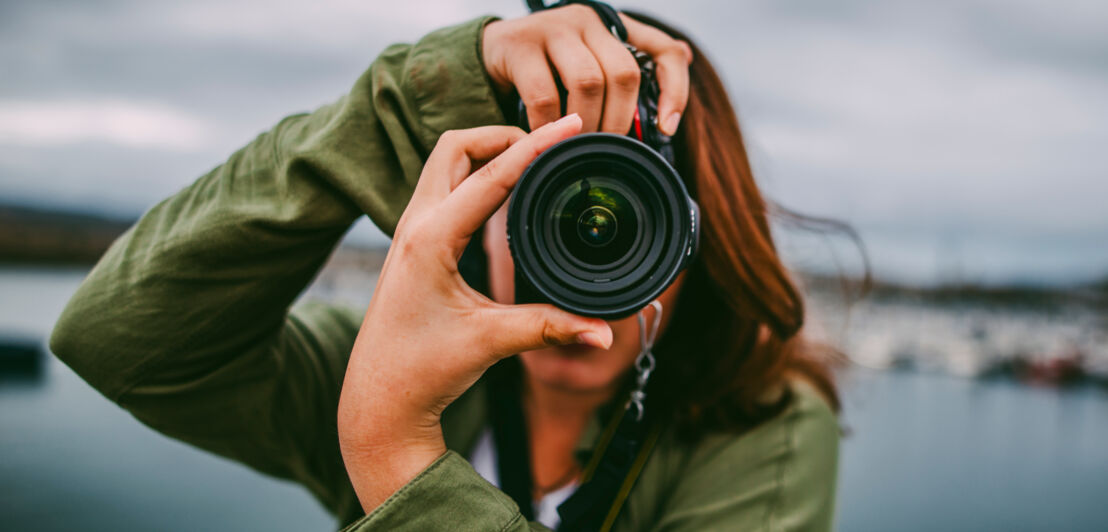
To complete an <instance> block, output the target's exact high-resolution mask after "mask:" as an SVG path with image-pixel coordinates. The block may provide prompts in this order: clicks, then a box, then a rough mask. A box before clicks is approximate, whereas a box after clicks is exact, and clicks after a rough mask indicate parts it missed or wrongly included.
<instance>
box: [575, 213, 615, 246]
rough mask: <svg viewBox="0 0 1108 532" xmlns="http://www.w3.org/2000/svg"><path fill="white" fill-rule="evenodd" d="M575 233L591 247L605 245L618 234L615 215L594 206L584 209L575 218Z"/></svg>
mask: <svg viewBox="0 0 1108 532" xmlns="http://www.w3.org/2000/svg"><path fill="white" fill-rule="evenodd" d="M577 232H578V234H579V235H581V240H582V241H583V242H585V244H588V245H590V246H592V247H602V246H605V245H607V244H608V243H609V242H611V241H612V239H613V238H615V237H616V233H618V232H619V224H618V223H617V221H616V215H615V214H614V213H612V211H609V210H608V209H607V208H604V207H601V206H599V205H594V206H592V207H589V208H588V209H585V212H583V213H581V217H579V218H577Z"/></svg>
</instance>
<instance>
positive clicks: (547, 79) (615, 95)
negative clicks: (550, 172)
mask: <svg viewBox="0 0 1108 532" xmlns="http://www.w3.org/2000/svg"><path fill="white" fill-rule="evenodd" d="M620 18H621V19H622V20H623V25H624V26H625V27H626V28H627V35H628V42H630V43H631V44H632V45H634V46H635V47H636V48H638V49H639V50H642V51H644V52H646V53H647V54H650V56H651V57H653V58H654V63H655V65H657V66H656V72H657V77H658V86H659V89H660V91H661V94H660V95H659V98H658V126H659V128H660V129H661V131H662V133H665V134H667V135H672V134H674V133H675V132H676V131H677V126H678V124H679V123H680V121H681V113H682V112H684V110H685V105H686V103H687V102H688V97H689V69H688V67H689V63H691V62H692V49H691V48H689V45H688V44H687V43H685V42H684V41H679V40H677V39H674V38H672V37H670V36H669V35H667V34H666V33H664V32H662V31H661V30H659V29H657V28H654V27H652V26H648V25H646V24H643V23H641V22H639V21H637V20H634V19H632V18H630V17H628V16H626V15H623V14H622V13H621V14H620ZM482 55H483V57H482V59H483V61H484V63H485V69H486V70H487V71H488V74H489V77H490V78H492V81H493V83H494V85H495V86H496V88H497V90H498V91H500V92H502V93H507V92H509V91H510V90H511V89H513V88H514V89H515V90H516V91H517V92H519V96H520V99H522V100H523V104H524V105H525V106H526V107H527V117H528V119H529V121H530V127H531V130H535V129H536V128H538V127H539V126H542V125H543V124H546V123H548V122H552V121H554V120H557V119H558V117H560V116H561V114H562V113H561V99H560V98H559V95H558V88H557V86H556V85H555V83H554V77H555V76H557V77H558V79H560V80H562V84H563V85H564V86H565V88H566V90H567V91H568V93H569V94H568V97H567V102H566V114H572V113H577V114H578V115H579V116H580V117H581V122H582V125H583V127H582V132H589V131H605V132H609V133H618V134H621V135H622V134H626V133H627V131H628V130H630V128H631V120H632V118H633V117H634V114H635V107H636V104H637V102H638V94H639V66H638V63H636V61H635V59H634V57H632V56H631V54H630V53H629V52H628V51H627V48H625V47H624V46H623V43H622V42H620V40H619V39H618V38H616V37H615V36H614V35H612V33H611V32H609V31H608V29H607V28H605V27H604V24H603V23H602V22H601V21H600V17H599V16H597V14H596V13H595V12H594V11H593V10H592V8H590V7H587V6H583V5H580V4H573V5H568V6H562V7H558V8H555V9H548V10H545V11H540V12H538V13H534V14H531V15H528V16H525V17H522V18H518V19H513V20H501V21H496V22H493V23H491V24H489V25H488V26H486V27H485V31H484V35H483V37H482ZM551 66H553V68H554V70H556V71H552V69H551Z"/></svg>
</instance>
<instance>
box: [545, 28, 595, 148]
mask: <svg viewBox="0 0 1108 532" xmlns="http://www.w3.org/2000/svg"><path fill="white" fill-rule="evenodd" d="M546 53H547V54H548V55H549V56H550V62H551V63H553V64H554V68H556V69H557V70H558V78H559V79H561V80H562V85H564V86H565V88H566V91H567V92H568V93H569V95H568V96H567V97H566V113H567V114H573V113H577V115H578V116H580V117H581V124H582V127H581V131H583V132H590V131H596V129H597V128H598V127H600V114H601V112H602V111H603V108H604V71H603V70H602V69H601V68H600V63H599V62H597V60H596V57H595V56H593V53H592V51H591V50H589V48H588V47H587V46H585V43H584V42H583V41H582V40H581V38H580V37H578V36H577V35H572V36H569V35H567V36H565V37H561V38H558V39H556V40H553V41H551V42H550V44H549V45H548V46H547V48H546Z"/></svg>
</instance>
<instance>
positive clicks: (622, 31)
mask: <svg viewBox="0 0 1108 532" xmlns="http://www.w3.org/2000/svg"><path fill="white" fill-rule="evenodd" d="M569 4H581V5H585V6H589V7H591V8H592V9H593V11H596V14H597V15H599V16H600V21H601V22H603V23H604V27H606V28H608V30H609V31H611V32H612V34H613V35H615V36H616V37H619V40H621V41H623V42H627V28H625V27H623V21H622V20H620V18H619V11H616V10H615V8H613V7H612V6H610V5H608V4H605V3H604V2H597V1H596V0H561V1H559V2H555V3H553V4H550V5H547V4H546V2H544V1H543V0H527V7H528V8H529V9H530V10H531V12H532V13H534V12H537V11H542V10H544V9H553V8H555V7H562V6H565V5H569Z"/></svg>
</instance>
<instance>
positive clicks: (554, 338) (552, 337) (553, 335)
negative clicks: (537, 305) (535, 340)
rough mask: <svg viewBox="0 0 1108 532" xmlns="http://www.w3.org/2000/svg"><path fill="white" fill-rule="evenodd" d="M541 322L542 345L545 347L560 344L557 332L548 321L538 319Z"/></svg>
mask: <svg viewBox="0 0 1108 532" xmlns="http://www.w3.org/2000/svg"><path fill="white" fill-rule="evenodd" d="M538 319H539V320H541V321H542V343H544V344H546V345H559V344H560V343H561V342H560V341H559V340H560V337H559V335H558V331H557V330H556V329H555V328H554V324H553V323H551V322H550V321H549V320H545V319H543V318H538Z"/></svg>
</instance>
